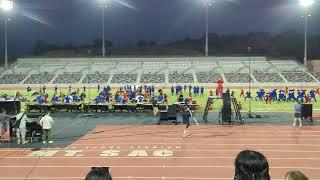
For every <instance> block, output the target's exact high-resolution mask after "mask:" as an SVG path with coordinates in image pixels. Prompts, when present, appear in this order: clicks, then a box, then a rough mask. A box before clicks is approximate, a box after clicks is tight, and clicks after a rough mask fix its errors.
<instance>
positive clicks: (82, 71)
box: [0, 56, 320, 87]
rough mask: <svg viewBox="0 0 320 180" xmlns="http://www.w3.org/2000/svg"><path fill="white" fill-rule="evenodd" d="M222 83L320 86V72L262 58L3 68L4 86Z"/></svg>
mask: <svg viewBox="0 0 320 180" xmlns="http://www.w3.org/2000/svg"><path fill="white" fill-rule="evenodd" d="M249 72H250V75H249ZM219 78H221V79H223V80H224V82H225V85H226V86H231V87H243V86H247V84H248V82H249V81H250V83H251V85H252V86H253V87H261V86H263V87H268V86H270V87H277V86H279V87H284V86H291V87H292V86H304V87H309V86H310V87H311V86H316V85H318V84H319V80H320V73H319V72H312V71H308V70H307V68H306V67H305V66H304V65H302V64H300V63H298V62H297V61H295V60H280V59H279V60H267V58H266V57H263V56H260V57H257V56H254V57H172V58H21V59H18V61H17V62H16V63H15V64H12V65H11V67H10V68H9V69H6V70H5V69H0V86H2V87H10V86H12V87H25V86H31V87H39V86H42V85H47V86H48V87H50V86H59V87H63V86H69V85H73V86H82V85H86V86H88V87H89V85H92V86H95V85H97V84H101V85H110V86H111V87H118V86H121V85H126V84H135V85H139V84H146V83H147V84H153V85H155V86H161V87H169V86H171V85H176V84H196V85H199V86H205V87H213V86H215V81H216V80H217V79H219ZM249 78H250V79H249Z"/></svg>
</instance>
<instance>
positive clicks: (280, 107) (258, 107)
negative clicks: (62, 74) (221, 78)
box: [0, 89, 320, 112]
mask: <svg viewBox="0 0 320 180" xmlns="http://www.w3.org/2000/svg"><path fill="white" fill-rule="evenodd" d="M61 91H62V92H64V93H65V94H67V93H68V90H67V89H65V90H61ZM266 91H267V90H266ZM15 92H16V90H1V93H0V94H8V95H12V96H13V95H14V94H15ZM19 92H20V93H21V94H22V95H23V96H24V97H26V98H27V99H28V100H33V99H35V97H32V96H31V94H32V93H30V94H28V93H27V91H26V90H19ZM53 92H54V91H53V90H48V93H49V98H50V99H51V97H52V95H53ZM114 92H115V90H114V91H112V93H113V94H114ZM235 92H236V98H237V100H238V101H240V102H241V104H242V110H241V111H242V112H247V111H248V110H249V101H245V100H244V98H243V97H239V94H240V89H237V90H235ZM251 92H252V96H253V97H255V95H256V93H255V92H256V89H254V90H252V91H251ZM164 93H165V94H167V95H168V98H169V104H171V103H174V102H176V101H177V96H176V95H174V96H171V92H170V90H168V89H167V90H164ZM86 94H87V100H88V98H89V97H90V99H94V98H95V97H96V96H97V95H98V92H97V90H96V89H91V90H90V91H89V89H87V93H86ZM185 96H188V93H184V97H185ZM208 96H209V90H206V91H205V94H204V96H203V97H201V96H198V97H193V100H195V101H197V104H199V105H200V107H201V109H203V108H204V107H205V105H206V103H207V100H208ZM312 103H313V109H314V110H317V109H320V103H319V102H316V103H315V102H313V101H312ZM294 104H295V103H294V102H277V101H276V102H272V103H271V104H266V103H265V101H255V100H254V99H253V100H252V103H251V107H252V112H292V111H293V106H294ZM221 105H222V101H217V102H215V103H214V105H213V107H214V110H217V109H219V108H220V107H221ZM22 107H23V108H25V107H26V104H25V103H23V104H22Z"/></svg>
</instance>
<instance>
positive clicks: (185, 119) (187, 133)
mask: <svg viewBox="0 0 320 180" xmlns="http://www.w3.org/2000/svg"><path fill="white" fill-rule="evenodd" d="M191 116H192V114H191V111H190V109H189V108H188V106H185V107H184V111H183V112H182V120H183V124H184V125H185V126H186V128H185V129H184V131H183V134H182V139H185V138H187V137H190V136H191V135H192V134H191V133H190V129H189V127H190V120H189V119H190V117H191Z"/></svg>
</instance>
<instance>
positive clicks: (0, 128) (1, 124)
mask: <svg viewBox="0 0 320 180" xmlns="http://www.w3.org/2000/svg"><path fill="white" fill-rule="evenodd" d="M10 117H11V116H9V115H8V114H7V112H6V110H4V109H3V110H2V113H1V114H0V144H1V138H2V135H3V134H4V133H6V132H7V130H8V124H9V121H10Z"/></svg>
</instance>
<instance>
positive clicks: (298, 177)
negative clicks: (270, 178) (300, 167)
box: [285, 171, 309, 180]
mask: <svg viewBox="0 0 320 180" xmlns="http://www.w3.org/2000/svg"><path fill="white" fill-rule="evenodd" d="M285 180H309V178H308V177H307V176H306V175H304V174H303V173H302V172H300V171H289V172H287V174H286V177H285Z"/></svg>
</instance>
